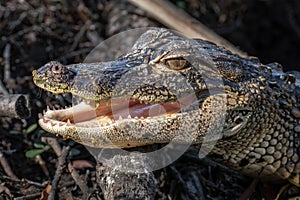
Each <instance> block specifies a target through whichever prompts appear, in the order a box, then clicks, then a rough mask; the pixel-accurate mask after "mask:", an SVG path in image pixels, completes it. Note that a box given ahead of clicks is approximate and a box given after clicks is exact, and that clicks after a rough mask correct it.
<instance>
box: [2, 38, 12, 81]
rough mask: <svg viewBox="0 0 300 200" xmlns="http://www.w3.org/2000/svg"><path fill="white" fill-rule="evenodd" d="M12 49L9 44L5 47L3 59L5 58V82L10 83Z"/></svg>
mask: <svg viewBox="0 0 300 200" xmlns="http://www.w3.org/2000/svg"><path fill="white" fill-rule="evenodd" d="M10 48H11V45H10V44H9V43H7V44H6V45H5V48H4V51H3V58H4V81H8V80H9V79H10Z"/></svg>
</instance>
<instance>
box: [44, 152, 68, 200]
mask: <svg viewBox="0 0 300 200" xmlns="http://www.w3.org/2000/svg"><path fill="white" fill-rule="evenodd" d="M69 150H70V147H69V146H67V147H63V150H62V153H61V156H60V157H59V158H58V167H57V169H56V172H55V175H54V178H53V180H52V184H51V191H50V193H49V196H48V200H54V199H55V192H56V190H57V184H58V181H59V179H60V177H61V174H62V172H63V169H64V167H65V164H66V157H67V155H68V153H69Z"/></svg>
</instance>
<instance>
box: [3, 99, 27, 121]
mask: <svg viewBox="0 0 300 200" xmlns="http://www.w3.org/2000/svg"><path fill="white" fill-rule="evenodd" d="M28 98H29V97H28V96H27V95H22V94H12V95H0V116H5V117H15V118H28V117H30V114H31V110H30V109H31V108H30V105H29V100H28Z"/></svg>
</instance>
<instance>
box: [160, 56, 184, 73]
mask: <svg viewBox="0 0 300 200" xmlns="http://www.w3.org/2000/svg"><path fill="white" fill-rule="evenodd" d="M165 64H166V65H167V66H168V67H169V68H170V69H174V70H181V69H184V68H186V67H187V66H188V64H189V62H188V61H187V60H186V59H184V58H182V57H179V58H170V59H167V60H165Z"/></svg>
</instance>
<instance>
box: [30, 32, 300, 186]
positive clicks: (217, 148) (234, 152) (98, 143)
mask: <svg viewBox="0 0 300 200" xmlns="http://www.w3.org/2000/svg"><path fill="white" fill-rule="evenodd" d="M33 80H34V83H35V84H36V85H37V86H38V87H40V88H42V89H44V90H47V91H50V92H52V93H54V94H65V93H71V94H72V95H73V96H74V97H75V98H76V99H77V101H78V104H76V105H74V106H73V107H71V108H65V109H60V110H50V109H48V110H47V111H46V112H45V113H44V114H43V115H42V116H41V117H40V119H39V124H40V126H41V127H42V128H43V129H44V130H46V131H48V132H50V133H53V134H58V135H61V136H63V137H64V138H71V139H73V140H75V141H78V142H79V143H82V144H84V145H88V146H92V147H97V148H116V147H119V148H132V147H139V146H145V145H152V144H159V143H162V144H164V143H169V142H171V141H172V142H174V143H175V144H177V143H178V144H191V145H194V146H198V147H199V145H201V144H202V143H203V141H205V137H206V136H207V134H208V133H209V134H210V136H212V138H215V139H216V141H215V142H216V144H215V145H213V147H212V149H211V151H210V152H209V156H210V157H211V158H212V159H214V160H216V161H218V162H221V163H223V164H225V165H227V166H230V167H231V168H233V169H236V170H238V171H241V172H242V173H245V174H247V175H250V176H259V177H261V178H263V179H267V180H288V181H290V182H291V183H293V184H295V185H297V186H300V175H299V173H300V160H299V155H300V154H299V151H300V147H299V144H300V143H299V142H300V139H299V134H300V124H299V120H300V102H299V99H300V87H299V80H300V79H299V74H298V73H297V72H283V70H282V66H281V65H280V64H277V63H271V64H267V65H264V64H262V63H261V62H260V61H259V59H258V58H255V57H240V56H239V55H237V54H234V53H232V52H230V51H229V50H226V49H225V48H223V47H219V46H217V45H215V44H213V43H211V42H208V41H204V40H200V39H187V38H184V37H182V36H180V35H178V34H175V33H174V32H171V31H169V30H166V29H162V28H156V29H151V30H148V31H146V32H145V33H143V34H142V35H141V36H140V37H139V38H138V39H137V40H136V42H135V44H134V45H133V46H132V48H131V49H130V50H129V51H128V52H127V53H126V54H124V55H122V56H120V57H119V58H117V59H115V60H113V61H109V62H95V63H78V64H71V65H63V64H61V63H59V62H56V61H51V62H49V63H47V64H45V65H44V66H42V67H41V68H39V69H38V70H35V71H33ZM179 129H180V130H184V131H178V130H179ZM214 134H215V135H214ZM214 136H215V137H214Z"/></svg>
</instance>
